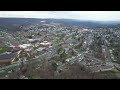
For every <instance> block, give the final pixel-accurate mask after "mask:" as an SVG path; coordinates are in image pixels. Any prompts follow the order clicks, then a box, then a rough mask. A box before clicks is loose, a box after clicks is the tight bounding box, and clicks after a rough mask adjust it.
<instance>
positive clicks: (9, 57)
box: [0, 53, 17, 63]
mask: <svg viewBox="0 0 120 90" xmlns="http://www.w3.org/2000/svg"><path fill="white" fill-rule="evenodd" d="M16 55H17V54H16V53H9V54H1V55H0V62H2V63H11V62H13V61H14V60H15V57H16Z"/></svg>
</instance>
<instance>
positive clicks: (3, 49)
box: [0, 45, 7, 54]
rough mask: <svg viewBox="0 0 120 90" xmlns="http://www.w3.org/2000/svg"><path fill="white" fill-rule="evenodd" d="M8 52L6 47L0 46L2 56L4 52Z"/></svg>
mask: <svg viewBox="0 0 120 90" xmlns="http://www.w3.org/2000/svg"><path fill="white" fill-rule="evenodd" d="M6 50H7V47H6V46H3V45H0V54H2V53H3V52H5V51H6Z"/></svg>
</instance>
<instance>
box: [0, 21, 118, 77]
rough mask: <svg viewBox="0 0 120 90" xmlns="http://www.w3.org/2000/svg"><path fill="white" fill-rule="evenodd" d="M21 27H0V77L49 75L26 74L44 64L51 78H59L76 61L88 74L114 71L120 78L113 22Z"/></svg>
mask: <svg viewBox="0 0 120 90" xmlns="http://www.w3.org/2000/svg"><path fill="white" fill-rule="evenodd" d="M21 29H22V30H21V31H14V32H9V31H8V30H1V31H0V78H6V79H7V78H20V79H29V78H42V77H43V78H49V76H48V77H47V75H46V74H45V75H46V77H44V76H45V75H44V76H40V75H39V76H37V75H30V73H31V72H32V73H33V74H34V73H37V71H39V69H41V68H43V67H44V69H45V68H46V67H47V65H51V66H52V70H53V74H52V75H53V76H51V77H52V78H62V77H61V76H60V75H62V74H63V73H62V72H65V71H67V70H69V69H70V68H69V67H68V66H69V65H70V66H71V67H72V65H76V64H77V65H78V66H81V67H83V68H85V71H86V73H87V72H88V73H89V74H90V76H91V77H90V78H94V77H95V75H96V74H97V73H103V72H114V74H115V75H116V77H112V78H120V72H119V68H120V61H119V60H120V30H119V27H118V28H117V26H116V27H115V28H112V27H99V28H81V27H79V26H76V25H66V24H63V23H54V22H50V23H47V22H46V21H40V22H37V23H35V24H32V25H29V26H21ZM43 63H44V64H45V66H46V67H45V66H43ZM28 68H30V69H28ZM30 71H31V72H30ZM42 72H43V71H40V73H42ZM49 72H50V70H49ZM46 73H47V71H46ZM61 73H62V74H61ZM48 74H49V73H48ZM93 75H94V77H93ZM34 76H35V77H34ZM108 76H109V75H108ZM51 77H50V78H51ZM96 78H97V76H96Z"/></svg>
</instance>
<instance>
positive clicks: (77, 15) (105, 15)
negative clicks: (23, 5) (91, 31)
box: [0, 11, 120, 21]
mask: <svg viewBox="0 0 120 90" xmlns="http://www.w3.org/2000/svg"><path fill="white" fill-rule="evenodd" d="M0 17H20V18H64V19H78V20H98V21H108V20H120V11H0Z"/></svg>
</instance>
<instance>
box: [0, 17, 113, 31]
mask: <svg viewBox="0 0 120 90" xmlns="http://www.w3.org/2000/svg"><path fill="white" fill-rule="evenodd" d="M40 21H46V23H51V22H54V23H63V24H66V25H77V26H80V27H82V28H95V27H100V26H103V25H109V24H111V23H110V22H98V21H82V20H81V21H80V20H73V19H35V18H0V30H6V29H7V30H9V31H10V30H12V31H14V30H22V28H21V27H22V26H29V25H31V24H35V23H39V22H40ZM114 23H115V22H114Z"/></svg>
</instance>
